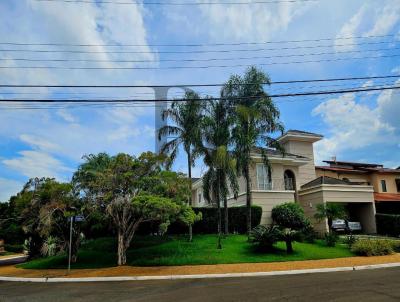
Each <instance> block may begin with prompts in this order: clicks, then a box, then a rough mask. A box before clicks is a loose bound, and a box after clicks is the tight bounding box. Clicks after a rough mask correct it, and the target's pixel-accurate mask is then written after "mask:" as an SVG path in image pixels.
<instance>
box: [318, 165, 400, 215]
mask: <svg viewBox="0 0 400 302" xmlns="http://www.w3.org/2000/svg"><path fill="white" fill-rule="evenodd" d="M324 162H325V163H327V164H328V165H327V166H317V167H315V170H316V174H317V176H329V177H332V178H335V179H341V180H343V181H345V182H347V183H348V184H362V185H370V186H372V187H373V190H374V201H375V207H376V211H377V212H380V213H393V212H395V213H400V169H398V168H397V169H389V168H385V167H383V165H381V164H371V163H357V162H345V161H337V160H336V159H334V160H327V161H324Z"/></svg>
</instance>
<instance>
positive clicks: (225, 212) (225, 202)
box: [224, 196, 229, 235]
mask: <svg viewBox="0 0 400 302" xmlns="http://www.w3.org/2000/svg"><path fill="white" fill-rule="evenodd" d="M228 216H229V215H228V199H227V198H226V196H225V197H224V224H225V228H224V234H225V235H228V234H229V220H228V218H229V217H228Z"/></svg>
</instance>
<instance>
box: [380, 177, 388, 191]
mask: <svg viewBox="0 0 400 302" xmlns="http://www.w3.org/2000/svg"><path fill="white" fill-rule="evenodd" d="M381 186H382V192H387V189H386V180H384V179H382V180H381Z"/></svg>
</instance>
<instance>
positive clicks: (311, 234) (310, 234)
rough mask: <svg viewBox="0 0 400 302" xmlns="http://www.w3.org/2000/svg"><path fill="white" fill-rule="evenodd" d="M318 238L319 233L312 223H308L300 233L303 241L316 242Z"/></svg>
mask: <svg viewBox="0 0 400 302" xmlns="http://www.w3.org/2000/svg"><path fill="white" fill-rule="evenodd" d="M317 238H318V233H317V232H316V231H315V230H314V228H313V226H312V225H311V224H309V225H307V226H306V227H305V228H303V229H302V230H301V231H300V233H299V241H301V242H307V243H314V242H315V240H316V239H317Z"/></svg>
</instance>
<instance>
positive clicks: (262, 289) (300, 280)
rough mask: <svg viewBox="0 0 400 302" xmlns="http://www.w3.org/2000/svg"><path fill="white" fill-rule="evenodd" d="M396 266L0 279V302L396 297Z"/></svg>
mask: <svg viewBox="0 0 400 302" xmlns="http://www.w3.org/2000/svg"><path fill="white" fill-rule="evenodd" d="M399 284H400V269H399V268H391V269H376V270H364V271H350V272H336V273H320V274H307V275H288V276H276V277H250V278H234V279H197V280H193V279H189V280H175V281H144V282H142V281H140V282H137V281H136V282H101V283H11V282H0V301H43V302H46V301H85V302H91V301H154V302H157V301H163V302H164V301H174V302H178V301H191V302H192V301H193V302H195V301H196V302H197V301H199V302H204V301H218V302H225V301H252V302H256V301H316V302H317V301H323V302H327V301H352V302H355V301H363V302H368V301H399V300H400V286H399Z"/></svg>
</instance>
